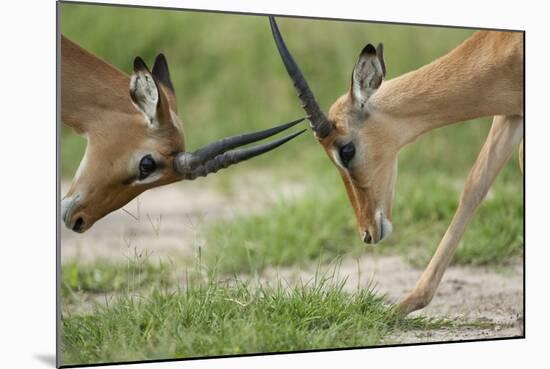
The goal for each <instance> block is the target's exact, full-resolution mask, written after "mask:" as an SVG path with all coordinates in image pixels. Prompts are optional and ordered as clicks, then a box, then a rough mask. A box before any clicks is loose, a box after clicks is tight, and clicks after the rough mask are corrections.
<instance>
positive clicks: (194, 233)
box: [61, 177, 523, 343]
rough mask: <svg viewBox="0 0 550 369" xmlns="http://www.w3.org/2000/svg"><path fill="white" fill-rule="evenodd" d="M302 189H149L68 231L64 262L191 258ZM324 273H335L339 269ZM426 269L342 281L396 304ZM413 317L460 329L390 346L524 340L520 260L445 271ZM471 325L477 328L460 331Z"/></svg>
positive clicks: (370, 258)
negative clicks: (244, 219) (232, 226)
mask: <svg viewBox="0 0 550 369" xmlns="http://www.w3.org/2000/svg"><path fill="white" fill-rule="evenodd" d="M262 181H265V177H264V178H263V179H262ZM247 185H249V187H250V188H258V186H256V185H258V184H257V183H254V179H251V178H249V179H247ZM260 185H261V184H260ZM67 187H68V184H67V183H63V184H62V193H64V191H66V189H67ZM302 192H303V189H302V188H301V186H300V185H299V184H292V183H289V184H286V185H284V186H278V192H277V193H271V195H270V196H268V197H266V196H265V192H264V191H262V192H261V193H260V192H258V193H255V192H254V191H246V194H244V191H243V195H241V196H228V195H225V194H223V193H221V192H220V191H218V190H216V189H215V188H212V187H208V186H205V185H204V183H203V182H195V183H185V184H177V185H171V186H166V187H163V188H159V189H154V190H150V191H148V192H146V193H144V194H143V195H141V196H140V197H139V198H138V200H134V201H132V202H131V203H130V204H128V205H127V206H125V210H126V211H122V210H119V211H116V212H114V213H112V214H110V215H108V216H107V217H106V218H104V219H102V220H100V221H99V222H97V224H95V225H94V226H93V227H92V229H90V230H89V231H87V232H86V233H85V234H83V235H81V234H77V233H73V232H71V231H69V230H67V229H65V228H64V227H62V231H61V249H62V251H61V256H62V261H68V260H72V259H74V258H77V259H78V260H80V261H83V260H84V261H89V260H93V259H95V258H99V257H101V258H107V259H109V260H118V259H125V258H127V257H131V255H132V254H133V253H134V252H136V251H137V252H141V251H143V250H147V252H148V253H149V255H150V256H149V257H150V259H152V260H154V259H156V258H160V259H166V258H172V257H177V258H180V257H181V256H192V255H193V253H194V252H196V249H197V247H198V246H204V239H203V237H202V230H203V229H204V226H205V225H207V224H209V223H210V222H214V221H216V220H219V219H227V218H231V217H234V216H235V215H238V214H240V213H243V212H247V213H249V212H251V211H252V212H259V211H261V210H262V208H263V207H265V206H266V205H268V204H269V203H270V201H274V200H275V199H281V198H290V197H293V196H299V195H300V194H301V193H302ZM342 206H347V204H343V205H342ZM381 247H382V246H381ZM324 268H325V270H327V271H329V272H330V271H334V270H335V269H334V268H335V266H334V265H331V266H327V267H324ZM317 271H318V270H317V266H316V265H311V266H309V267H300V268H298V267H292V268H281V269H268V270H266V271H265V272H264V273H263V274H262V275H261V276H259V279H260V281H261V282H262V283H270V281H274V280H276V278H282V279H284V280H286V281H288V283H290V284H293V283H296V282H297V281H299V280H301V281H305V282H307V281H310V280H312V279H313V278H314V277H315V274H316V272H317ZM320 272H321V273H322V272H323V270H321V271H320ZM421 272H422V270H421V269H418V268H415V267H412V266H411V265H410V264H408V263H407V262H406V261H404V259H403V258H401V257H400V256H380V255H372V254H368V255H364V256H362V257H360V258H359V259H343V260H342V261H341V263H340V264H339V265H338V267H337V273H336V277H338V278H346V283H345V288H346V289H347V290H349V291H354V290H356V289H357V288H365V287H368V286H374V287H375V289H376V290H377V291H378V292H380V293H384V294H386V296H387V298H388V300H389V301H392V302H396V301H398V300H399V299H400V298H402V297H404V296H405V295H406V294H407V293H408V292H409V291H410V290H411V289H412V288H413V286H414V284H415V282H416V279H417V278H418V277H419V276H420V274H421ZM243 278H247V277H246V276H243ZM414 314H422V315H425V316H430V317H445V318H456V319H457V323H458V324H459V326H458V327H457V328H453V329H452V330H435V331H423V332H403V333H399V334H398V335H397V336H395V337H389V341H390V342H393V341H399V342H404V343H412V342H437V341H448V340H469V339H480V338H495V337H514V336H521V335H523V330H522V329H523V266H522V262H521V260H517V261H515V262H513V263H512V265H510V266H509V267H507V268H505V269H502V268H501V269H499V270H495V269H492V268H486V267H467V266H452V267H450V268H449V269H448V270H447V272H446V273H445V275H444V277H443V280H442V282H441V285H440V287H439V289H438V291H437V293H436V296H435V297H434V299H433V301H432V303H431V304H430V305H429V306H428V307H426V308H425V309H423V310H422V311H420V312H416V313H413V315H414ZM467 322H470V323H471V322H476V323H479V324H476V326H471V325H470V326H465V327H461V326H460V324H461V323H467Z"/></svg>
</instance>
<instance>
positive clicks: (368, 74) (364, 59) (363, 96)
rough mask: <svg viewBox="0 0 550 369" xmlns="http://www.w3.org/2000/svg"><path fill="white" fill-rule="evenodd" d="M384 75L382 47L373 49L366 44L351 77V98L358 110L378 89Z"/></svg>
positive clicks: (362, 107) (370, 45) (379, 45)
mask: <svg viewBox="0 0 550 369" xmlns="http://www.w3.org/2000/svg"><path fill="white" fill-rule="evenodd" d="M385 75H386V65H385V63H384V46H383V45H382V44H378V47H377V48H374V46H373V45H372V44H367V46H365V47H364V48H363V50H362V51H361V54H360V55H359V60H358V61H357V64H355V68H354V69H353V73H352V77H351V91H350V92H351V96H352V97H353V100H354V102H356V104H357V105H358V107H359V108H360V109H364V108H365V105H366V102H367V100H368V99H369V97H370V96H371V95H372V94H373V93H374V92H375V91H376V90H377V89H378V87H380V84H382V80H383V79H384V77H385Z"/></svg>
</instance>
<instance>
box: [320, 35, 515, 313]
mask: <svg viewBox="0 0 550 369" xmlns="http://www.w3.org/2000/svg"><path fill="white" fill-rule="evenodd" d="M366 110H367V112H358V110H357V107H356V106H355V105H354V101H353V96H352V90H351V88H350V90H349V91H348V92H347V93H346V94H344V95H343V96H341V97H340V98H338V99H337V100H336V102H335V103H334V104H333V105H332V107H331V108H330V110H329V114H328V119H329V121H330V122H331V123H332V124H333V125H334V127H335V129H333V130H332V132H331V134H330V135H329V136H327V137H325V138H324V139H323V140H321V141H320V143H321V145H322V146H323V148H324V149H325V151H326V152H327V154H328V155H329V157H330V158H331V160H333V161H335V160H334V157H333V156H332V152H333V150H334V149H337V148H338V147H339V146H341V145H343V144H345V143H346V142H350V141H351V140H353V141H354V142H355V144H356V150H358V151H359V152H357V153H356V159H354V160H355V162H354V164H353V166H352V167H351V168H349V169H348V170H346V169H343V168H340V167H339V171H340V174H341V176H342V179H343V181H344V184H345V187H346V191H347V193H348V196H349V198H350V201H351V204H352V207H353V209H354V211H355V215H356V218H357V223H358V226H359V232H360V233H361V234H363V232H364V231H365V230H368V231H369V232H370V234H371V235H372V236H373V239H375V242H376V241H377V240H378V239H379V238H380V237H379V236H380V235H379V234H377V233H378V230H379V227H380V225H379V224H378V223H379V221H378V223H377V220H376V219H375V212H376V211H383V212H384V214H385V215H386V216H387V217H388V219H389V220H391V207H392V202H393V191H394V184H395V180H396V165H397V159H396V158H397V154H398V152H399V150H400V149H401V148H402V147H404V146H405V145H407V144H409V143H411V142H414V140H415V139H416V138H417V137H418V136H420V135H421V134H423V133H426V132H429V131H431V130H433V129H436V128H438V127H442V126H445V125H448V124H453V123H456V122H460V121H464V120H469V119H473V118H478V117H485V116H496V117H495V121H494V123H493V127H492V129H491V132H490V134H489V137H488V138H487V142H486V143H485V146H484V147H483V149H482V151H481V153H480V156H479V158H478V160H477V162H476V164H475V165H474V168H473V169H472V172H471V173H470V176H469V177H468V181H467V183H466V186H465V189H464V193H463V195H462V198H461V202H460V206H459V208H458V210H457V212H456V214H455V217H454V218H453V222H452V223H451V225H450V226H449V229H448V230H447V233H446V234H445V237H444V238H443V240H442V241H441V244H440V246H439V248H438V250H437V252H436V254H435V255H434V257H433V259H432V261H431V262H430V265H429V266H428V269H426V271H425V272H424V274H423V275H422V277H421V279H420V280H419V282H418V284H417V287H416V288H415V290H414V291H413V292H412V293H411V295H410V296H409V297H407V298H406V299H405V300H404V301H403V302H402V303H401V304H400V310H401V311H403V312H406V313H408V312H410V311H413V310H416V309H419V308H422V307H423V306H425V305H426V304H427V303H429V301H430V300H431V298H432V297H433V294H434V292H435V289H436V288H437V285H438V284H439V281H440V280H441V276H442V275H443V271H444V270H445V268H446V267H447V265H448V263H449V261H450V259H451V257H452V255H453V253H454V250H455V249H456V246H457V245H458V242H459V241H460V238H461V237H462V234H463V232H464V230H465V229H466V226H467V224H468V221H469V219H470V218H471V216H472V214H473V212H474V211H475V209H476V208H477V206H478V205H479V203H480V202H481V200H482V199H483V197H484V196H485V194H486V192H487V190H488V189H489V187H490V185H491V183H492V181H493V180H494V178H495V177H496V175H497V173H498V171H499V170H500V168H501V167H502V166H503V164H504V163H505V161H506V160H507V159H508V158H509V156H510V155H511V151H510V150H511V148H512V147H515V145H517V144H518V143H519V139H518V137H519V138H521V137H522V136H523V130H522V127H523V126H522V122H523V119H522V115H523V36H522V34H521V33H511V32H486V31H483V32H477V33H475V34H474V35H472V36H471V37H470V38H469V39H468V40H466V41H465V42H464V43H462V44H461V45H460V46H458V47H457V48H455V49H454V50H452V51H451V52H450V53H448V54H447V55H445V56H443V57H441V58H439V59H437V60H435V61H434V62H432V63H430V64H428V65H426V66H424V67H422V68H420V69H418V70H415V71H413V72H410V73H407V74H405V75H402V76H400V77H398V78H395V79H393V80H390V81H384V82H383V83H382V85H381V86H380V87H379V89H378V90H377V91H376V92H375V93H374V94H373V95H372V96H371V97H370V98H369V99H368V101H367V107H366ZM520 131H521V132H520ZM522 152H523V151H522V149H520V162H521V163H523V158H522Z"/></svg>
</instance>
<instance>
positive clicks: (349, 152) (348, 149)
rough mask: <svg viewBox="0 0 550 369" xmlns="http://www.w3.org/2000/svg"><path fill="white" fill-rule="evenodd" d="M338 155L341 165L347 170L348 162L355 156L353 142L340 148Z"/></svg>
mask: <svg viewBox="0 0 550 369" xmlns="http://www.w3.org/2000/svg"><path fill="white" fill-rule="evenodd" d="M338 153H339V154H340V160H342V164H343V165H344V166H345V167H346V168H347V166H348V164H349V162H350V161H352V160H353V157H354V156H355V145H354V144H353V142H350V143H348V144H345V145H344V146H342V147H340V150H339V151H338Z"/></svg>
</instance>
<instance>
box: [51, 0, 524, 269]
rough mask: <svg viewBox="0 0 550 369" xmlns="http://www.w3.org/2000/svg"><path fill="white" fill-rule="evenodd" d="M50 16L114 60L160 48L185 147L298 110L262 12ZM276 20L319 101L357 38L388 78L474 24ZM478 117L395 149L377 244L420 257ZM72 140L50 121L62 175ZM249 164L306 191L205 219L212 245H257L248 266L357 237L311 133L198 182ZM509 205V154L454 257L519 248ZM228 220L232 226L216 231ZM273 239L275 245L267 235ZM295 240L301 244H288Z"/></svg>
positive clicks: (356, 244) (69, 165) (514, 202)
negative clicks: (290, 199)
mask: <svg viewBox="0 0 550 369" xmlns="http://www.w3.org/2000/svg"><path fill="white" fill-rule="evenodd" d="M61 16H62V33H63V34H64V35H65V36H67V37H69V38H70V39H72V40H73V41H75V42H77V43H78V44H80V45H81V46H82V47H84V48H86V49H88V50H89V51H91V52H92V53H94V54H96V55H97V56H99V57H101V58H103V59H104V60H106V61H108V62H110V63H112V64H114V65H115V66H117V67H118V68H120V69H121V70H123V71H125V72H127V73H129V72H130V70H131V66H132V61H133V58H134V57H135V56H137V55H139V56H141V57H143V58H144V59H145V60H146V61H147V62H148V63H149V64H152V62H153V60H154V57H155V56H156V54H158V53H160V52H163V53H164V54H165V55H166V56H167V59H168V63H169V66H170V70H171V75H172V79H173V83H174V86H175V90H176V94H177V99H178V110H179V116H180V119H181V121H182V122H183V125H184V129H185V134H186V141H187V142H186V145H187V148H188V149H189V150H193V149H195V148H197V147H199V146H201V145H203V144H205V143H207V142H210V141H212V140H215V139H217V138H220V137H223V136H227V135H232V134H236V133H240V132H245V131H250V130H253V129H263V128H266V127H269V126H272V125H274V124H279V123H283V122H287V121H290V120H292V119H295V118H297V117H300V116H303V114H304V113H303V111H302V110H301V108H300V104H299V102H298V99H297V97H296V94H295V91H294V88H293V87H292V84H291V82H290V80H289V78H288V76H287V75H286V72H285V70H284V67H283V65H282V62H281V60H280V57H279V55H278V53H277V51H276V47H275V45H274V42H273V40H272V36H271V32H270V28H269V24H268V19H267V17H264V16H251V15H238V14H218V13H204V12H189V11H165V10H156V9H136V8H122V7H119V8H117V7H102V6H89V5H78V4H66V3H65V4H62V5H61ZM278 23H279V27H280V29H281V32H282V33H283V35H284V36H285V39H286V42H287V44H288V46H289V48H290V49H291V51H292V52H293V54H294V57H295V58H296V60H297V61H298V63H299V64H300V66H301V68H302V70H303V72H304V74H305V75H306V77H307V78H308V81H309V83H310V85H311V87H312V88H313V90H314V91H315V93H316V96H317V98H318V100H319V102H320V104H321V106H322V107H323V108H324V109H325V110H328V108H329V107H330V105H331V103H332V102H333V101H334V100H335V99H336V98H337V97H338V96H340V95H341V94H343V93H344V92H346V90H347V88H348V82H349V78H350V73H351V71H352V68H353V66H354V64H355V62H356V58H357V56H358V54H359V52H360V50H361V49H362V48H363V46H364V45H365V44H366V43H367V42H372V43H377V42H383V43H384V46H385V60H386V67H387V74H388V75H387V78H388V79H391V78H393V77H395V76H399V75H401V74H403V73H405V72H408V71H411V70H414V69H416V68H418V67H420V66H422V65H424V64H426V63H428V62H430V61H432V60H434V59H436V58H437V57H439V56H441V55H443V54H445V53H446V52H448V51H450V50H451V49H453V48H454V47H456V46H457V45H458V44H459V43H460V42H462V41H463V40H465V39H466V38H467V37H468V36H469V35H471V34H472V33H473V32H474V31H473V30H463V29H452V28H438V27H417V26H408V25H389V24H373V23H362V22H343V21H330V20H313V19H293V18H279V19H278ZM489 127H490V119H489V118H484V119H479V120H475V121H472V122H468V123H463V124H456V125H453V126H451V127H447V128H443V129H438V130H436V131H434V132H431V133H429V134H427V135H425V136H423V137H422V138H420V139H419V140H418V141H417V142H416V143H415V144H413V145H410V146H409V147H407V148H405V149H404V150H403V151H402V153H401V154H400V156H399V176H398V182H397V188H396V200H395V204H394V212H393V213H394V229H395V232H394V235H393V236H392V237H391V238H390V239H389V240H388V241H387V242H385V247H384V250H396V249H398V250H400V249H407V250H410V249H411V248H412V249H413V250H416V251H415V252H414V256H411V255H409V258H410V259H411V260H412V259H414V260H416V259H418V260H419V263H420V264H422V263H424V262H425V261H426V260H427V258H428V257H429V256H430V254H431V252H432V251H433V249H434V248H435V246H437V242H438V241H439V238H440V237H441V235H442V234H443V232H444V230H445V228H446V226H447V224H448V222H449V221H450V219H451V217H452V214H453V213H454V210H455V208H456V204H457V200H458V197H459V194H460V191H461V189H462V186H463V184H464V181H465V178H466V176H467V174H468V171H469V169H470V167H471V165H472V164H473V162H474V160H475V158H476V156H477V153H478V152H479V150H480V148H481V145H482V143H483V142H484V139H485V137H486V134H487V132H488V129H489ZM84 146H85V141H84V140H83V139H82V138H81V137H78V136H77V135H75V134H74V133H72V132H70V130H68V129H67V128H66V127H63V129H62V142H61V153H62V157H61V164H62V165H61V166H62V176H63V178H66V179H70V178H71V177H72V175H73V174H74V172H75V170H76V168H77V166H78V163H79V161H80V159H81V157H82V155H83V152H84ZM255 171H256V172H258V173H262V171H263V173H266V172H269V173H270V175H273V177H274V182H273V183H272V186H277V181H282V182H284V181H289V180H293V181H299V182H300V183H302V184H303V185H304V186H306V188H307V190H306V191H305V193H306V196H305V198H304V199H301V200H300V201H297V202H296V203H293V204H281V205H280V206H279V207H277V206H276V207H274V209H273V213H272V214H268V215H265V216H263V217H262V216H259V218H258V217H252V218H249V219H248V218H247V219H238V220H237V221H236V222H235V223H233V224H225V223H222V224H220V226H219V227H218V228H216V227H214V229H213V230H212V232H211V233H212V234H213V236H211V238H212V239H211V241H212V242H211V243H212V244H216V245H221V246H219V247H222V248H223V250H222V251H220V253H222V254H226V255H227V254H230V255H231V256H230V257H229V259H231V258H234V257H237V259H239V258H241V257H242V258H243V259H246V263H248V264H249V265H250V264H251V262H250V250H244V247H242V245H243V244H244V243H247V244H249V243H252V244H254V245H256V246H255V247H256V249H255V252H257V253H258V255H260V256H261V257H260V256H259V257H260V259H259V260H260V261H259V263H260V264H261V265H259V266H260V267H261V266H262V265H264V264H269V263H276V264H288V263H294V262H296V260H302V261H304V260H311V259H316V258H317V257H318V256H319V254H320V253H321V251H320V249H321V250H333V251H334V252H335V253H336V254H339V253H341V252H344V251H350V250H351V251H353V250H355V252H362V251H364V250H365V248H364V245H363V244H362V243H361V242H360V240H359V237H357V232H356V227H355V219H354V217H353V213H352V210H351V207H350V205H349V202H348V199H347V197H346V194H345V191H344V187H343V186H342V184H341V179H340V178H339V175H338V173H337V171H336V169H335V168H333V165H332V164H331V163H330V161H329V160H328V158H327V157H326V156H325V154H324V153H323V151H322V149H321V148H320V147H319V145H318V144H317V143H316V141H315V140H314V139H313V137H312V135H311V134H308V135H303V136H301V137H299V138H298V139H296V140H294V141H292V142H291V143H289V144H287V145H285V146H284V148H282V149H278V150H276V151H275V152H273V153H270V154H268V155H264V156H262V157H260V158H257V159H254V160H252V161H250V162H247V163H246V164H242V165H239V166H237V167H234V168H233V167H232V168H231V169H227V170H224V171H223V172H222V173H221V174H219V175H216V176H212V177H208V179H200V181H206V182H207V183H208V184H211V183H217V184H221V188H223V189H224V190H227V191H228V192H231V191H238V190H239V188H238V185H235V183H236V182H235V181H236V180H237V179H238V178H239V177H240V176H241V175H242V174H243V173H255ZM177 185H182V186H184V185H185V183H182V184H177ZM288 207H294V208H293V211H292V212H289V211H287V210H286V209H287V208H288ZM522 212H523V197H522V177H521V173H520V171H519V168H518V164H517V154H515V155H514V157H513V160H511V161H510V162H509V163H508V165H507V166H506V167H505V168H504V170H503V172H502V173H501V174H500V175H499V177H498V179H497V183H496V184H495V186H494V187H493V188H492V189H491V192H490V195H489V196H488V199H487V200H486V202H485V204H484V205H483V206H482V208H481V211H480V212H478V214H477V215H476V218H475V219H474V222H473V223H472V226H471V227H470V229H469V230H468V233H467V234H466V237H465V239H464V241H463V244H464V245H463V246H462V247H461V248H460V250H459V252H458V255H457V257H456V259H455V260H458V261H462V262H465V263H473V264H487V263H495V262H496V263H499V262H501V261H506V260H508V258H509V256H511V255H518V254H521V252H522V247H523V236H522V234H523V223H522ZM326 219H328V221H329V222H330V225H331V227H330V229H328V230H326V231H324V233H323V232H320V231H319V228H320V227H319V223H320V222H325V221H326ZM277 224H279V225H280V226H275V225H277ZM285 224H286V225H288V224H296V225H298V226H296V227H288V226H285ZM260 230H261V231H260ZM228 232H231V233H228ZM239 233H240V234H241V237H236V236H233V237H227V236H228V235H229V234H231V235H236V234H239ZM274 240H276V241H277V243H278V245H277V247H273V245H272V243H273V242H275V241H274ZM245 241H246V242H245ZM297 243H299V244H300V245H303V247H299V248H297V247H294V246H293V245H296V244H297ZM286 244H288V252H283V253H282V252H281V246H280V245H286ZM386 245H389V246H388V247H386ZM209 247H210V249H211V250H212V249H215V247H218V246H209ZM415 247H416V249H415ZM274 249H275V250H274ZM296 253H300V255H297V254H296ZM270 254H273V259H270V258H269V255H270ZM328 254H329V255H333V253H332V252H329V253H328ZM216 255H218V253H216ZM239 255H240V256H239ZM419 255H420V257H419ZM225 260H226V261H227V262H228V263H229V264H228V265H227V267H228V268H229V269H235V268H237V269H239V268H240V269H242V267H240V266H241V265H242V264H243V263H245V262H244V261H243V260H240V259H239V260H235V261H231V260H228V259H227V258H226V259H225ZM252 264H254V263H252Z"/></svg>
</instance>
